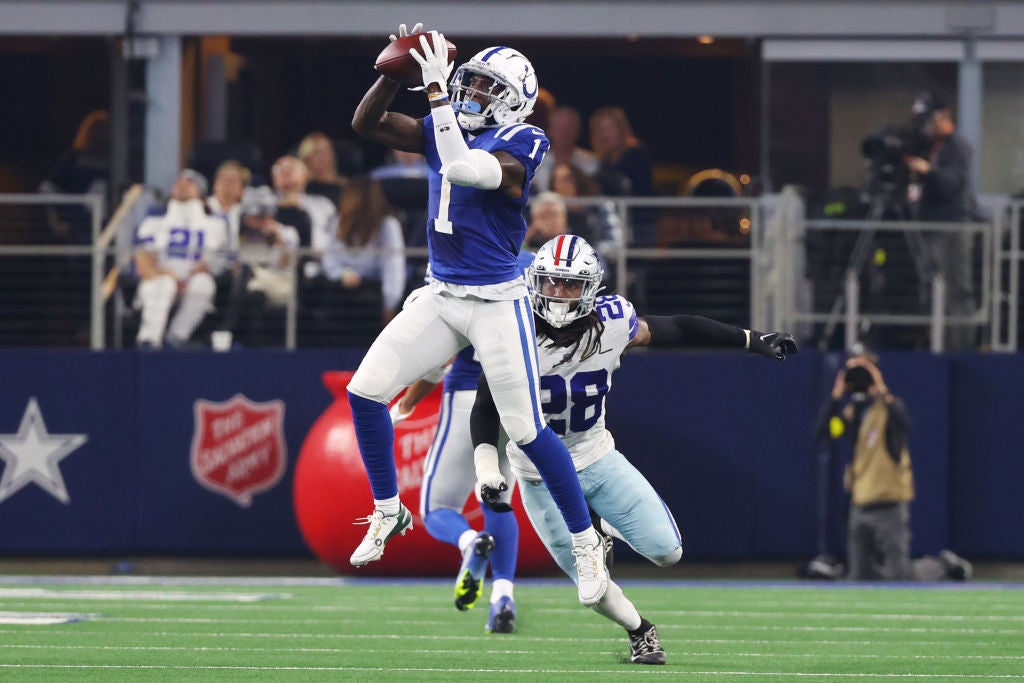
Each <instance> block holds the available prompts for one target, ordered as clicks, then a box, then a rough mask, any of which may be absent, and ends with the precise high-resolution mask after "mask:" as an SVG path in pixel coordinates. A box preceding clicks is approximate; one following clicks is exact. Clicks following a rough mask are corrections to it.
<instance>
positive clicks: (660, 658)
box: [629, 622, 665, 664]
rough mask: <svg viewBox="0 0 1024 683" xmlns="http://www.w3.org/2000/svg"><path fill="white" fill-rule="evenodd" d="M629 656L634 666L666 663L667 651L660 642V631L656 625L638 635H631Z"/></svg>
mask: <svg viewBox="0 0 1024 683" xmlns="http://www.w3.org/2000/svg"><path fill="white" fill-rule="evenodd" d="M647 623H650V622H647ZM629 654H630V659H631V660H632V661H633V663H634V664H664V663H665V650H664V649H663V648H662V647H661V641H660V640H658V629H657V628H656V627H655V626H654V624H651V625H650V628H648V629H647V630H645V631H641V632H640V633H638V634H637V635H633V634H630V635H629Z"/></svg>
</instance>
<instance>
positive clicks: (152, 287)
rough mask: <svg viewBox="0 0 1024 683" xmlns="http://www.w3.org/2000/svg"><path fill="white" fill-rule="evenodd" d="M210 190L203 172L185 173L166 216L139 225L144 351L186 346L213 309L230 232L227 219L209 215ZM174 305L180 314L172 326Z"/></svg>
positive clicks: (141, 340) (140, 341)
mask: <svg viewBox="0 0 1024 683" xmlns="http://www.w3.org/2000/svg"><path fill="white" fill-rule="evenodd" d="M206 189H207V184H206V178H204V177H203V176H202V174H200V173H199V172H197V171H193V170H191V169H185V170H183V171H182V172H181V173H180V174H179V175H178V178H177V180H175V181H174V185H173V186H172V187H171V198H170V200H168V202H167V209H166V212H165V213H164V214H163V215H159V216H156V215H155V216H150V217H148V218H146V219H145V220H143V221H142V223H141V225H139V229H138V232H137V233H136V244H137V247H136V251H135V269H136V272H137V274H138V276H139V279H140V282H139V286H138V289H137V291H136V305H137V306H138V307H140V308H141V309H142V322H141V325H140V327H139V334H138V337H137V338H136V344H137V345H138V346H139V347H141V348H160V347H161V346H163V344H164V343H166V344H167V345H169V346H173V347H182V346H185V345H186V344H188V343H189V342H190V340H191V339H192V335H193V333H194V332H195V331H196V328H198V327H199V325H200V323H202V321H203V319H204V318H205V317H206V314H207V313H208V312H210V311H211V310H212V308H213V299H214V295H215V294H216V289H217V286H216V283H215V282H214V275H215V274H217V273H219V272H220V271H222V270H223V268H224V267H225V262H226V259H225V252H226V250H227V246H228V234H227V225H226V223H225V222H224V219H223V218H220V217H218V216H211V215H209V214H208V213H207V212H206V209H205V206H204V204H203V197H204V196H205V195H206ZM175 302H177V304H178V306H177V311H176V312H175V314H174V318H173V319H171V321H170V325H168V318H169V316H170V313H171V308H172V307H174V305H175ZM165 330H166V336H165V334H164V332H165Z"/></svg>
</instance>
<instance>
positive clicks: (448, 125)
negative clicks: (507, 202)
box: [430, 105, 502, 190]
mask: <svg viewBox="0 0 1024 683" xmlns="http://www.w3.org/2000/svg"><path fill="white" fill-rule="evenodd" d="M430 113H431V118H432V120H433V123H434V144H435V145H436V146H437V156H438V158H440V159H441V172H442V173H443V174H444V176H445V177H446V178H448V180H449V182H451V183H453V184H455V185H463V186H467V187H477V188H480V189H481V190H496V189H498V188H499V187H500V186H501V176H502V171H501V164H500V163H499V162H498V159H497V158H496V157H495V156H494V155H493V154H490V153H489V152H485V151H484V150H482V149H470V148H469V147H468V146H467V145H466V141H465V139H463V137H462V129H461V128H459V124H458V122H457V121H456V120H455V111H454V110H453V109H452V108H451V107H450V106H447V105H446V106H443V107H437V108H436V109H433V110H431V112H430Z"/></svg>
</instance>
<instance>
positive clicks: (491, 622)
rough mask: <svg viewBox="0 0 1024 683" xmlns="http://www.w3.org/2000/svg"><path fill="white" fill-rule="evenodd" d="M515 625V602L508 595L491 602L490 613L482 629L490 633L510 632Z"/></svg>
mask: <svg viewBox="0 0 1024 683" xmlns="http://www.w3.org/2000/svg"><path fill="white" fill-rule="evenodd" d="M515 626H516V602H515V600H513V599H512V598H510V597H507V596H506V597H503V598H501V599H499V600H498V602H493V603H491V614H490V616H489V617H487V626H484V630H485V631H488V632H490V633H512V631H513V629H515Z"/></svg>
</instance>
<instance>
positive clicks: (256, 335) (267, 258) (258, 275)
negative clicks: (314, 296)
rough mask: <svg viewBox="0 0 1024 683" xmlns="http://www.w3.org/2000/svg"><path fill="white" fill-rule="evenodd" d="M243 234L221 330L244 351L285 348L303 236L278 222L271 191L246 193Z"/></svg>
mask: <svg viewBox="0 0 1024 683" xmlns="http://www.w3.org/2000/svg"><path fill="white" fill-rule="evenodd" d="M239 213H240V216H241V220H240V227H241V229H240V231H239V234H238V236H237V238H236V239H235V241H234V242H233V252H234V256H235V259H234V262H233V263H232V265H231V292H230V297H229V300H228V303H227V310H226V313H225V316H224V320H223V324H222V328H223V329H224V330H226V331H229V332H232V333H233V334H234V335H235V336H236V337H237V338H238V339H239V341H240V343H242V344H243V345H244V346H267V345H273V344H280V343H281V342H283V331H284V318H283V310H282V309H283V308H284V307H285V306H287V305H288V302H289V301H290V300H291V298H292V295H293V292H294V290H295V285H294V282H295V279H294V277H293V274H292V268H293V267H294V263H295V258H296V252H297V250H298V247H299V233H298V231H297V230H296V229H295V228H293V227H292V226H290V225H284V224H282V223H281V222H280V221H279V220H277V215H278V213H279V212H278V207H277V198H276V197H275V196H274V192H273V190H271V189H270V188H269V187H266V186H262V187H250V188H246V190H245V194H244V196H243V197H242V201H241V204H240V206H239Z"/></svg>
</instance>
